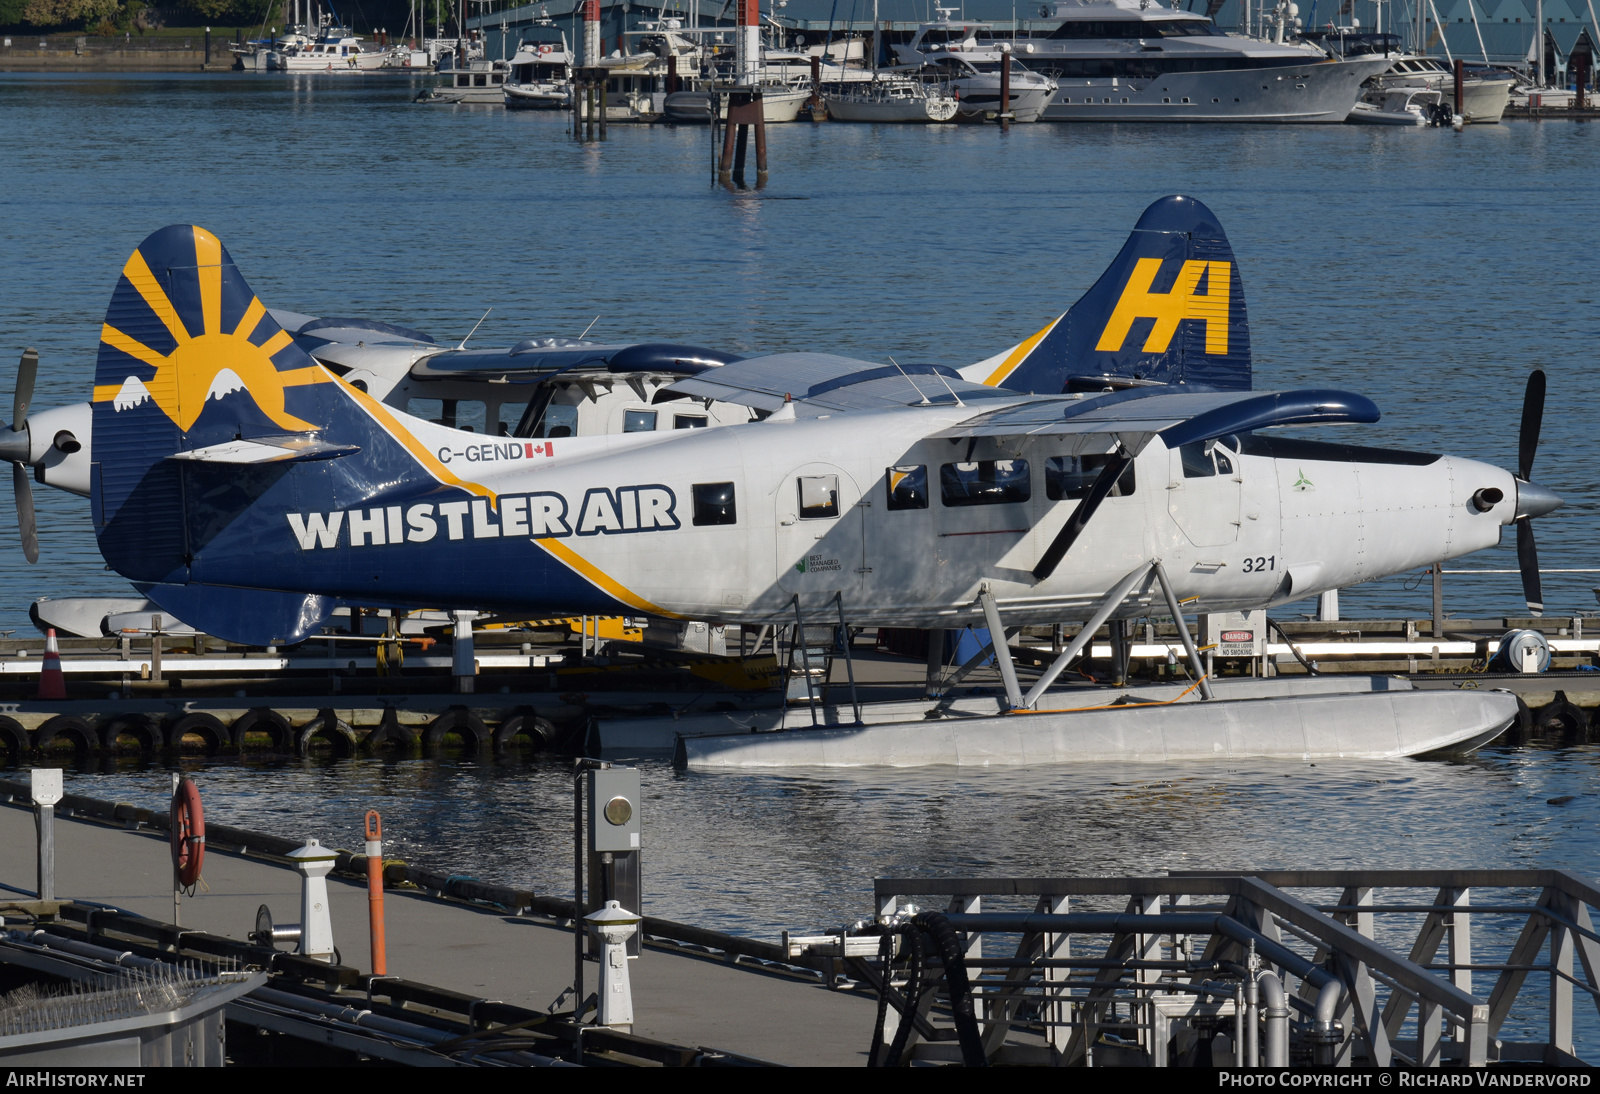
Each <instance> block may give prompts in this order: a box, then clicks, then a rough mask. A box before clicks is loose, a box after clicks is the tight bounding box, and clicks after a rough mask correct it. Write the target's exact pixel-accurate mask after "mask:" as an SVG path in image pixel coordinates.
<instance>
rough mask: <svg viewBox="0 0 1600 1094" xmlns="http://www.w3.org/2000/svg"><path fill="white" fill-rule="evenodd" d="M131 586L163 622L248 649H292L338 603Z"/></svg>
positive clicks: (207, 588) (255, 592) (194, 587)
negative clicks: (164, 617)
mask: <svg viewBox="0 0 1600 1094" xmlns="http://www.w3.org/2000/svg"><path fill="white" fill-rule="evenodd" d="M134 588H136V589H138V590H139V592H140V593H142V594H143V595H145V596H146V597H148V598H149V599H150V600H152V601H154V602H155V604H156V605H157V606H159V607H160V608H161V610H162V611H163V612H164V613H166V614H167V615H168V617H169V618H177V619H181V620H183V621H184V622H185V623H187V624H188V625H189V626H191V627H193V628H194V629H195V630H197V631H202V632H204V633H206V634H212V635H216V636H217V637H218V638H224V639H226V640H227V641H229V642H239V643H242V644H244V645H248V646H292V645H294V644H295V643H297V642H302V641H304V640H305V639H306V637H307V636H309V635H310V634H311V633H312V632H313V631H315V630H317V629H318V628H319V627H321V626H322V625H323V624H324V623H326V622H327V621H328V619H329V618H331V617H332V615H333V610H334V608H336V607H337V606H338V602H337V601H336V600H334V599H333V598H331V597H326V596H316V595H312V594H305V593H273V592H265V591H263V590H260V589H236V588H233V587H231V586H226V585H202V584H200V583H198V582H190V583H189V584H187V585H168V584H145V583H143V582H135V583H134Z"/></svg>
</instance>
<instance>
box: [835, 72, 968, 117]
mask: <svg viewBox="0 0 1600 1094" xmlns="http://www.w3.org/2000/svg"><path fill="white" fill-rule="evenodd" d="M823 100H824V101H825V102H826V103H827V106H828V116H829V117H830V118H833V119H834V120H835V121H841V122H911V123H917V122H921V123H927V122H948V121H953V120H955V116H956V111H957V110H958V109H959V106H960V104H959V103H957V101H956V97H955V95H954V94H952V93H951V92H950V91H948V90H947V89H945V88H944V87H942V86H940V85H938V84H928V83H924V82H923V81H921V80H913V79H910V78H908V77H906V76H899V75H890V74H884V73H880V74H879V78H878V79H875V80H872V81H870V82H867V83H858V84H848V85H845V86H843V87H830V88H828V89H827V90H826V91H824V92H823Z"/></svg>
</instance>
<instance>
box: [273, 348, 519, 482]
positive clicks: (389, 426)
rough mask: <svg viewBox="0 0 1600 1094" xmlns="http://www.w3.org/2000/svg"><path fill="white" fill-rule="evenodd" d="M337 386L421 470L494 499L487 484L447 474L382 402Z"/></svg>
mask: <svg viewBox="0 0 1600 1094" xmlns="http://www.w3.org/2000/svg"><path fill="white" fill-rule="evenodd" d="M316 367H317V370H318V371H319V372H323V374H324V375H327V376H330V377H331V375H332V374H331V373H328V372H326V370H324V369H323V367H322V366H321V365H318V366H316ZM296 371H298V372H305V371H307V370H305V369H298V370H296ZM291 375H292V374H291ZM339 389H340V390H341V391H343V392H344V393H345V394H346V395H348V396H350V398H352V399H354V400H355V403H356V405H357V406H359V407H360V408H361V409H362V410H365V411H366V412H367V416H368V417H370V418H371V419H372V420H373V421H375V422H377V423H378V426H379V428H381V429H382V430H383V431H384V432H385V433H387V434H389V436H391V437H393V438H394V439H395V440H396V441H399V442H400V444H401V445H402V446H403V447H404V448H405V450H406V451H407V452H409V453H411V455H412V456H413V457H414V458H415V459H416V461H417V462H418V463H420V464H421V465H422V468H423V470H425V471H426V472H427V473H428V474H430V475H432V476H433V477H434V478H436V479H438V480H439V481H440V482H442V483H444V484H445V485H446V486H459V487H460V488H461V489H463V490H465V491H466V492H467V493H469V494H477V495H478V496H479V497H484V498H488V499H489V501H490V502H494V501H495V500H496V498H497V497H498V495H496V494H495V492H494V491H493V490H491V489H489V488H488V487H487V486H484V485H483V484H482V483H477V482H468V481H466V480H465V479H458V478H456V476H455V475H453V474H451V473H450V469H449V468H448V467H446V466H445V465H444V464H442V463H440V462H439V457H437V456H435V455H434V454H433V453H432V452H429V451H428V449H427V446H426V445H424V444H423V443H422V442H421V441H419V440H417V439H416V438H415V437H413V436H412V435H411V431H410V430H409V429H407V428H406V427H405V426H403V425H401V424H400V423H399V422H398V421H396V420H395V417H394V415H393V414H391V413H389V408H388V407H386V406H384V405H383V404H382V403H380V402H379V401H378V400H376V399H374V398H373V397H372V396H370V395H368V394H367V393H366V392H364V391H361V390H360V389H358V388H354V387H351V386H350V385H349V384H346V383H340V385H339Z"/></svg>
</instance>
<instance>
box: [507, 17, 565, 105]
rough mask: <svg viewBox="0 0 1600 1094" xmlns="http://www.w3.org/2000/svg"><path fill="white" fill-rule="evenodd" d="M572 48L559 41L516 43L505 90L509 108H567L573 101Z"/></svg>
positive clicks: (562, 38) (524, 41)
mask: <svg viewBox="0 0 1600 1094" xmlns="http://www.w3.org/2000/svg"><path fill="white" fill-rule="evenodd" d="M573 63H574V59H573V56H572V50H571V48H570V47H568V45H567V36H566V34H565V33H563V34H561V40H560V41H559V42H550V41H543V42H540V41H529V40H527V39H523V40H522V41H520V42H518V43H517V52H516V53H515V54H514V55H512V58H511V75H510V76H509V77H508V78H507V79H506V82H505V88H504V94H505V103H506V108H507V109H508V110H564V109H566V108H567V107H568V106H570V105H571V104H572V66H573Z"/></svg>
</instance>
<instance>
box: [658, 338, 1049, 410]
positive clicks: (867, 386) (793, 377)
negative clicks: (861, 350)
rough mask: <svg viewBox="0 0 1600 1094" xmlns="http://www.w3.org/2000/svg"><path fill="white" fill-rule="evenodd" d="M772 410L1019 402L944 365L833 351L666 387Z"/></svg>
mask: <svg viewBox="0 0 1600 1094" xmlns="http://www.w3.org/2000/svg"><path fill="white" fill-rule="evenodd" d="M668 390H670V391H674V392H677V393H678V394H680V395H688V396H691V397H693V398H696V399H715V400H717V401H719V402H725V403H735V404H737V405H739V406H748V407H751V408H753V409H755V410H764V411H767V412H769V413H770V412H772V411H775V410H778V409H780V408H781V407H782V406H783V405H784V403H786V402H790V401H793V402H794V403H795V404H796V407H795V413H796V414H797V415H800V416H802V417H805V416H815V415H817V414H831V413H839V412H843V411H850V410H878V409H883V408H886V407H895V406H928V405H942V406H953V405H955V404H956V402H957V398H956V397H957V396H960V401H962V402H967V403H971V402H974V401H996V400H998V401H1004V402H1015V401H1016V400H1017V399H1018V398H1023V397H1024V396H1019V395H1018V394H1017V393H1016V392H1014V391H1000V390H996V389H995V388H991V387H985V386H984V385H982V384H974V383H972V382H970V381H967V380H963V379H962V378H961V374H960V373H959V372H957V371H956V370H955V369H953V368H949V367H947V366H945V365H916V364H912V365H897V364H887V365H884V364H879V363H878V362H876V361H862V360H858V359H856V358H853V357H838V356H835V355H834V354H831V353H772V354H768V355H766V356H764V357H750V358H746V359H745V360H743V361H739V362H736V363H734V364H729V365H725V366H724V367H722V368H719V369H717V370H715V371H714V372H702V373H700V374H699V375H696V376H694V377H691V378H688V379H684V380H679V381H677V382H676V383H674V384H672V385H671V387H670V388H669V389H668Z"/></svg>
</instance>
